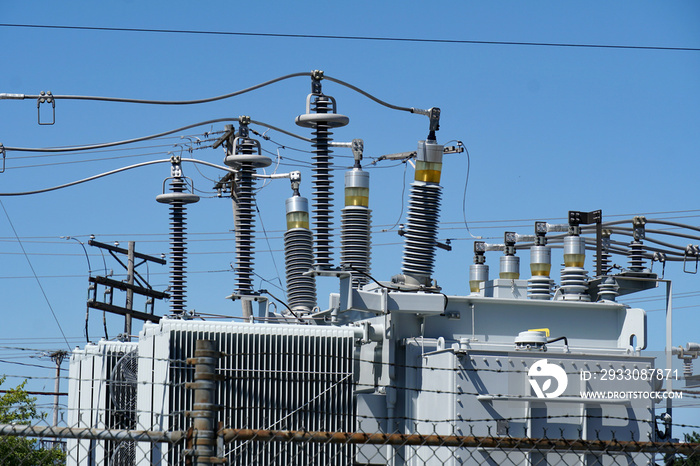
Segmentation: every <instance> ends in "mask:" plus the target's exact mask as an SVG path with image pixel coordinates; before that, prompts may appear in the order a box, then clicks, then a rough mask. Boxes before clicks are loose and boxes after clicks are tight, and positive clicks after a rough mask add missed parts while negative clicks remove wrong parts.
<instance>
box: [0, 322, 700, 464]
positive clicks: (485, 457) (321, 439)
mask: <svg viewBox="0 0 700 466" xmlns="http://www.w3.org/2000/svg"><path fill="white" fill-rule="evenodd" d="M207 338H209V339H207ZM255 338H258V337H255ZM266 338H267V337H266ZM273 338H277V337H275V336H272V337H269V341H272V342H273V343H274V342H275V341H277V343H275V344H277V346H272V349H273V350H274V349H275V348H277V351H278V353H281V354H283V355H286V354H292V353H293V352H292V351H290V350H289V348H287V347H285V346H284V345H283V344H281V343H280V342H282V343H284V340H282V339H280V340H274V339H273ZM295 338H296V337H295ZM173 341H175V339H174V338H173V339H171V345H172V348H175V349H177V350H178V352H177V353H176V354H177V357H176V358H173V357H172V355H173V353H174V352H173V351H172V348H171V351H170V353H169V354H162V355H158V354H157V353H156V352H154V353H153V354H150V355H144V354H137V353H135V352H134V348H135V347H134V345H133V344H122V345H121V346H119V345H116V344H111V343H110V344H105V345H103V346H102V347H99V348H97V347H96V348H94V350H95V351H94V352H85V353H84V354H78V356H79V358H76V362H75V363H74V364H72V366H71V376H70V380H69V390H68V391H69V392H70V393H71V396H70V398H69V403H68V411H67V416H66V418H63V419H61V421H60V422H59V423H58V424H59V425H50V424H49V420H48V416H44V417H41V416H39V417H36V418H33V419H31V420H26V419H25V420H22V421H20V422H14V423H5V424H0V465H31V466H35V465H69V466H103V465H104V466H107V465H116V466H136V465H144V466H145V465H175V466H189V465H215V464H229V465H238V464H243V465H277V464H285V465H287V464H290V465H368V466H369V465H392V466H400V465H425V464H427V465H443V464H446V465H521V464H525V465H559V464H561V465H654V464H666V465H683V464H685V465H700V444H698V443H689V442H683V443H679V442H652V441H642V439H652V438H665V437H663V436H656V437H653V434H652V433H650V428H649V426H648V425H646V424H645V426H646V427H645V429H646V430H644V432H647V434H644V435H642V430H641V429H640V425H641V424H640V423H650V422H653V420H644V419H638V418H636V417H634V416H631V415H629V414H628V415H627V416H626V417H617V416H613V415H610V414H605V413H603V412H602V411H601V412H598V411H589V412H587V413H585V414H584V413H580V414H567V415H565V418H564V420H566V421H576V422H580V424H567V423H562V422H558V421H562V419H558V418H557V416H554V415H551V416H550V415H549V414H547V413H544V414H545V415H543V416H536V415H535V412H531V413H529V414H528V415H526V416H525V417H519V418H513V419H510V421H514V423H515V421H517V423H515V424H517V425H518V426H520V427H519V428H518V429H513V428H511V427H512V426H511V424H509V423H508V422H504V421H509V420H508V419H495V418H490V419H480V418H478V417H474V416H472V418H471V419H460V421H459V427H452V428H451V429H446V428H445V427H446V425H449V424H451V425H453V426H456V425H457V424H458V423H457V422H456V421H455V422H449V420H447V421H445V420H442V421H439V422H437V421H436V422H431V421H430V420H428V419H425V418H421V419H414V418H404V419H403V422H402V423H401V427H391V428H388V427H387V426H389V425H392V426H393V425H398V424H394V423H393V422H392V423H389V422H388V421H389V417H386V418H381V417H376V416H375V417H370V416H368V415H362V414H360V413H359V412H358V409H357V406H356V401H355V399H356V398H358V397H359V396H360V395H358V394H353V391H354V390H357V385H356V384H354V383H353V380H352V377H353V370H352V366H351V365H350V364H348V363H347V361H348V356H347V354H350V353H349V352H348V353H346V356H343V355H339V354H338V352H339V348H340V349H342V348H346V347H347V348H346V349H347V350H348V351H350V350H351V348H352V344H353V341H352V339H351V338H350V339H348V340H347V342H346V343H343V345H344V346H339V345H335V346H334V345H331V344H320V343H319V342H321V343H322V342H323V341H324V340H317V341H316V342H317V343H319V344H318V345H317V346H316V347H313V346H309V349H308V351H307V353H308V355H310V356H308V357H306V356H305V354H304V353H301V354H302V356H303V357H306V359H303V358H302V359H298V360H294V359H290V360H286V359H279V358H278V359H277V360H275V359H273V358H272V357H269V358H268V355H274V354H276V353H275V352H274V351H268V350H266V349H264V348H256V347H251V348H242V349H240V348H237V347H235V346H232V347H231V349H230V350H229V351H230V352H229V353H223V352H221V349H222V343H221V340H220V341H219V342H217V341H215V338H212V336H211V335H210V336H209V337H207V335H202V334H199V335H196V338H195V336H191V337H190V336H188V337H187V340H183V341H185V343H186V344H180V342H177V341H176V342H175V343H173ZM232 341H233V340H232ZM251 341H253V340H251ZM255 341H258V340H255ZM303 341H304V342H307V343H308V341H310V340H309V339H308V338H307V339H306V340H303ZM312 342H313V341H312ZM232 344H233V343H232ZM237 344H238V343H237ZM152 347H153V348H154V349H159V348H161V349H162V348H163V346H162V345H156V344H154V345H153V346H152ZM234 350H235V351H234ZM318 354H321V355H322V356H323V357H321V358H319V357H316V355H318ZM251 355H252V356H251ZM244 356H245V357H244ZM285 357H286V356H285ZM265 358H268V359H265ZM336 359H337V360H338V361H339V362H338V361H336ZM251 361H254V362H255V365H252V363H251ZM299 361H301V362H299ZM314 361H320V363H318V364H316V365H313V364H312V363H314ZM336 362H337V363H336ZM275 364H278V365H275ZM161 366H162V367H161ZM465 396H466V395H465ZM431 406H432V405H431ZM433 408H435V406H433ZM596 413H597V414H596ZM424 414H426V415H430V412H429V411H425V413H424ZM541 414H542V413H541ZM651 414H653V412H652V413H651ZM562 416H564V415H562ZM574 418H576V419H574ZM584 418H585V419H584ZM391 419H392V420H394V421H395V420H397V419H398V418H395V417H394V418H391ZM499 421H501V422H500V423H499ZM594 421H595V422H597V424H594ZM603 421H606V422H608V424H606V425H605V426H604V427H606V429H605V430H603V431H599V430H596V429H595V428H594V429H591V428H584V426H588V427H590V425H595V426H598V425H599V424H600V425H602V422H603ZM5 422H7V421H5ZM535 424H537V425H539V426H541V428H539V429H537V430H536V429H534V428H533V427H532V426H534V425H535ZM485 425H486V428H485ZM545 425H546V426H545ZM509 426H511V427H509ZM523 426H527V428H526V429H523V428H522V427H523ZM542 426H545V427H542ZM572 426H578V428H572ZM492 427H493V428H492ZM654 427H656V425H655V424H654ZM666 427H667V428H668V427H669V426H666ZM695 427H697V426H695ZM416 432H420V434H418V433H416ZM592 432H593V434H591V433H592ZM596 432H597V433H596ZM693 439H695V440H697V437H696V436H695V437H693Z"/></svg>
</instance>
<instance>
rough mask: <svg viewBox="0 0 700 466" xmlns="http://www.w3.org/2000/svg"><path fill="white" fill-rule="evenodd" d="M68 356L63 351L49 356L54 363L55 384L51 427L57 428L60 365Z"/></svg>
mask: <svg viewBox="0 0 700 466" xmlns="http://www.w3.org/2000/svg"><path fill="white" fill-rule="evenodd" d="M67 355H68V352H67V351H65V350H59V351H54V352H53V353H51V354H49V356H50V357H51V360H52V361H53V362H55V363H56V383H55V385H54V395H53V426H54V427H57V426H58V395H59V392H60V391H61V363H62V362H63V359H64V358H65V357H66V356H67Z"/></svg>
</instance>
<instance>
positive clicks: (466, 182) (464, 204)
mask: <svg viewBox="0 0 700 466" xmlns="http://www.w3.org/2000/svg"><path fill="white" fill-rule="evenodd" d="M457 144H458V145H460V146H462V147H464V152H465V153H466V154H467V177H466V179H465V180H464V196H463V197H462V219H463V220H464V226H465V228H466V229H467V233H469V236H471V237H472V238H474V239H483V238H482V237H481V236H474V235H473V234H472V232H471V230H470V229H469V224H468V223H467V186H469V172H470V171H471V165H472V161H471V156H470V155H469V149H467V146H465V145H464V143H463V142H462V141H457Z"/></svg>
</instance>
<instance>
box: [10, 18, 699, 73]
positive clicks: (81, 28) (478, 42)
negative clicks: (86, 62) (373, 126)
mask: <svg viewBox="0 0 700 466" xmlns="http://www.w3.org/2000/svg"><path fill="white" fill-rule="evenodd" d="M0 27H13V28H34V29H68V30H77V31H109V32H149V33H159V34H198V35H216V36H243V37H278V38H295V39H336V40H364V41H382V42H419V43H430V44H470V45H527V46H534V47H573V48H598V49H622V50H667V51H684V52H700V48H695V47H662V46H652V45H606V44H573V43H558V42H517V41H493V40H460V39H421V38H412V37H376V36H341V35H326V34H281V33H267V32H232V31H201V30H192V29H150V28H115V27H96V26H63V25H52V24H16V23H0ZM306 74H308V73H305V75H306Z"/></svg>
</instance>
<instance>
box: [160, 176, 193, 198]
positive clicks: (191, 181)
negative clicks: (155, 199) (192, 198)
mask: <svg viewBox="0 0 700 466" xmlns="http://www.w3.org/2000/svg"><path fill="white" fill-rule="evenodd" d="M169 180H185V184H186V185H188V186H189V187H190V193H192V194H194V181H193V180H192V178H190V177H188V176H169V177H167V178H166V179H164V180H163V194H165V193H166V189H165V184H166V183H167V182H168V181H169Z"/></svg>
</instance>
